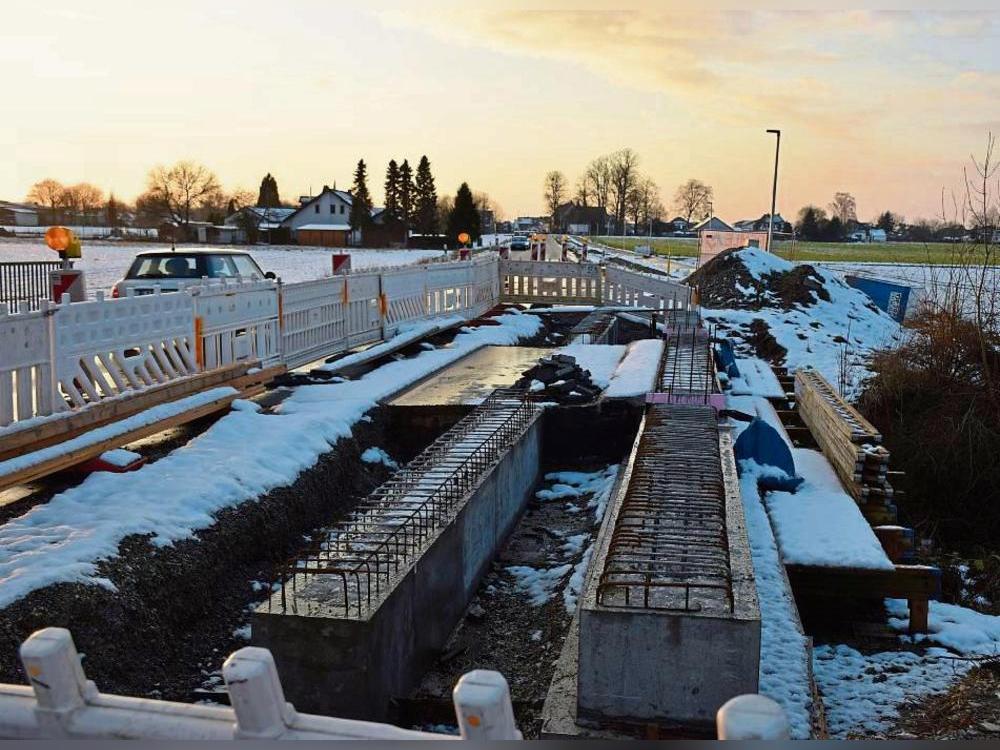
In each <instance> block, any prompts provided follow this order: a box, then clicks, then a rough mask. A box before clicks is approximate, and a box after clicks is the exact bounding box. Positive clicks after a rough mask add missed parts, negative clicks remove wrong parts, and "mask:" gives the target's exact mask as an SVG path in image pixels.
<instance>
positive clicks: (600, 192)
mask: <svg viewBox="0 0 1000 750" xmlns="http://www.w3.org/2000/svg"><path fill="white" fill-rule="evenodd" d="M582 179H583V180H584V182H585V184H586V185H587V186H588V193H589V195H590V197H591V199H592V200H593V202H594V205H595V206H597V208H603V209H605V210H607V208H608V204H609V202H610V199H611V165H610V160H609V158H608V157H607V156H599V157H597V158H596V159H594V160H593V161H592V162H590V164H588V165H587V169H586V171H585V172H584V173H583V178H582ZM598 231H600V232H605V231H607V227H604V226H602V227H600V228H599V230H598Z"/></svg>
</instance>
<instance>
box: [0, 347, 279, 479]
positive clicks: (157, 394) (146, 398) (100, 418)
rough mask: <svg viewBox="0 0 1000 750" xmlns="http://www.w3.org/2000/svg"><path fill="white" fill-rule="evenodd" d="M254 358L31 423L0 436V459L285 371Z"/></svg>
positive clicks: (269, 377)
mask: <svg viewBox="0 0 1000 750" xmlns="http://www.w3.org/2000/svg"><path fill="white" fill-rule="evenodd" d="M255 365H256V363H255V362H240V363H237V364H234V365H229V366H227V367H220V368H219V369H216V370H211V371H209V372H203V373H199V374H197V375H191V376H190V377H186V378H181V379H179V380H176V381H173V382H170V383H164V384H163V385H157V386H152V387H150V388H146V389H144V390H142V391H136V392H134V393H130V394H128V395H123V396H121V397H118V398H114V399H109V400H107V401H101V402H98V403H95V404H92V405H90V406H87V407H85V408H84V409H81V410H79V411H73V412H66V413H65V414H61V415H59V416H57V417H54V418H52V419H50V420H47V421H45V422H42V423H40V424H38V425H35V426H34V427H29V428H26V429H23V430H16V431H12V432H9V433H7V434H5V435H4V436H3V437H2V438H0V461H6V460H7V459H9V458H13V457H14V456H20V455H23V454H24V453H29V452H32V451H37V450H41V449H42V448H47V447H48V446H50V445H56V444H57V443H61V442H64V441H66V440H70V439H72V438H74V437H77V436H78V435H82V434H84V433H85V432H88V431H90V430H93V429H95V428H97V427H103V426H104V425H107V424H111V423H112V422H116V421H118V420H120V419H125V418H126V417H130V416H132V415H134V414H138V413H139V412H141V411H145V410H146V409H149V408H151V407H153V406H156V405H157V404H163V403H168V402H170V401H177V400H178V399H181V398H184V397H186V396H190V395H192V394H195V393H198V392H200V391H206V390H208V389H210V388H218V387H219V386H224V385H229V386H232V387H233V388H236V389H237V390H245V389H246V388H249V387H253V386H257V385H260V384H262V383H267V382H269V381H271V380H273V379H274V378H275V377H277V376H278V375H280V374H281V373H283V372H284V371H285V367H284V365H279V366H277V367H268V368H264V369H257V371H256V372H248V371H249V370H252V369H254V368H255Z"/></svg>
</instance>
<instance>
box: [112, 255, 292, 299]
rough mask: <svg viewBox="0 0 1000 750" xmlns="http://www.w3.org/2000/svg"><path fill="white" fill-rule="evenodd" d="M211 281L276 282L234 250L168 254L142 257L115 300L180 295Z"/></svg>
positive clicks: (114, 292)
mask: <svg viewBox="0 0 1000 750" xmlns="http://www.w3.org/2000/svg"><path fill="white" fill-rule="evenodd" d="M203 278H209V279H235V278H243V279H257V280H259V279H273V278H275V275H274V273H272V272H270V271H268V272H267V273H265V272H264V271H262V270H261V268H260V266H258V265H257V261H255V260H254V259H253V258H252V257H250V254H249V253H243V252H239V251H234V250H183V251H177V250H173V251H171V250H167V251H160V252H152V253H139V254H138V255H137V256H136V257H135V260H134V261H132V266H131V267H130V268H129V269H128V272H127V273H126V274H125V278H123V279H122V280H121V281H119V282H118V283H117V284H115V285H114V287H112V289H111V296H112V297H124V296H126V295H128V294H129V293H132V294H135V295H142V294H153V293H154V292H155V291H156V288H157V287H159V288H160V291H161V292H179V291H181V290H182V289H184V288H186V287H189V286H194V285H196V284H199V283H200V282H201V280H202V279H203Z"/></svg>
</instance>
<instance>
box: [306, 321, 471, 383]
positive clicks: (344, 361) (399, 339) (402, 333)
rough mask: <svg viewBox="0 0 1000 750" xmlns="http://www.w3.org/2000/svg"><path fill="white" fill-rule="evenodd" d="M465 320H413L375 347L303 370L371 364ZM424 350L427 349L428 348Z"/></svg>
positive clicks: (334, 368)
mask: <svg viewBox="0 0 1000 750" xmlns="http://www.w3.org/2000/svg"><path fill="white" fill-rule="evenodd" d="M465 320H466V319H465V318H463V317H461V316H460V315H453V316H448V317H444V318H433V319H431V320H413V321H407V322H405V323H400V324H399V328H398V329H397V330H396V334H395V335H394V336H393V337H392V338H391V339H389V340H388V341H383V342H382V343H380V344H375V345H374V346H370V347H368V348H367V349H364V350H362V351H360V352H355V353H354V354H348V355H347V356H346V357H340V358H339V359H336V360H334V361H333V362H329V363H327V364H324V365H320V366H319V367H315V368H314V367H312V366H311V365H306V366H305V367H304V368H303V369H310V370H312V369H316V370H328V371H331V370H332V371H339V370H343V369H344V368H346V367H351V366H353V365H357V364H361V363H362V362H370V361H371V360H373V359H377V358H378V357H381V356H382V355H383V354H386V353H388V352H391V351H396V350H398V349H401V348H402V347H404V346H406V345H407V344H410V343H412V342H414V341H416V340H418V339H421V338H423V337H424V336H426V335H427V334H429V333H434V332H435V331H443V330H445V329H447V328H451V327H453V326H456V325H459V324H460V323H464V322H465ZM429 346H430V348H431V349H433V348H434V345H433V344H430V345H429ZM423 348H425V349H426V348H427V347H423Z"/></svg>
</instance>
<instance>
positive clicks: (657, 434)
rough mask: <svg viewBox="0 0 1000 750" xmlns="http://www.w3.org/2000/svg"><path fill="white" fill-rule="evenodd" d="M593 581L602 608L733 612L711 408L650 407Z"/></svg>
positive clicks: (722, 490)
mask: <svg viewBox="0 0 1000 750" xmlns="http://www.w3.org/2000/svg"><path fill="white" fill-rule="evenodd" d="M614 523H615V525H614V528H613V530H612V532H611V539H610V543H609V546H608V552H607V555H606V556H605V558H604V565H603V569H602V571H601V574H600V579H599V581H598V586H597V601H598V604H600V605H602V606H611V607H633V608H641V609H660V610H674V611H682V612H697V611H703V610H712V611H720V610H721V611H724V612H727V613H731V612H732V609H733V591H732V576H731V573H730V567H729V542H728V535H727V531H726V492H725V485H724V482H723V477H722V463H721V458H720V451H719V428H718V422H717V417H716V415H715V411H714V410H713V409H712V408H711V407H708V406H676V405H652V406H650V407H649V408H648V410H647V412H646V419H645V423H644V430H643V434H642V436H641V437H640V439H639V445H638V450H637V451H636V454H635V456H634V457H633V468H632V474H631V476H630V478H629V482H628V486H627V487H626V489H625V495H624V498H623V499H622V504H621V508H620V509H619V510H618V514H617V516H616V518H615V522H614Z"/></svg>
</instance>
